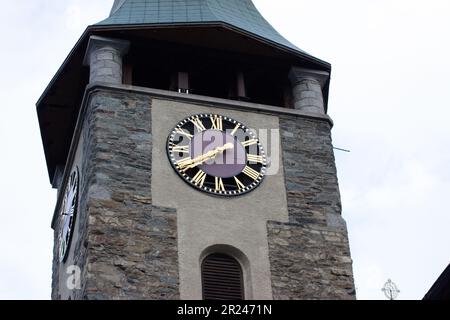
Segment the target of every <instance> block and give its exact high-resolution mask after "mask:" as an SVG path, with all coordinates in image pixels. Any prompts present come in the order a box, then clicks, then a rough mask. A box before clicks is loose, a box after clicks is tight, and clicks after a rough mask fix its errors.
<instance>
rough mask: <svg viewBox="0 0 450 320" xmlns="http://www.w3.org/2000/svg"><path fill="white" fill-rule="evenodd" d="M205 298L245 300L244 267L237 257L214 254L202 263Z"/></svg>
mask: <svg viewBox="0 0 450 320" xmlns="http://www.w3.org/2000/svg"><path fill="white" fill-rule="evenodd" d="M202 282H203V283H202V284H203V299H205V300H244V298H245V297H244V286H243V280H242V269H241V266H240V264H239V262H237V261H236V259H234V258H232V257H230V256H228V255H225V254H212V255H210V256H208V257H207V258H206V259H205V260H204V261H203V264H202Z"/></svg>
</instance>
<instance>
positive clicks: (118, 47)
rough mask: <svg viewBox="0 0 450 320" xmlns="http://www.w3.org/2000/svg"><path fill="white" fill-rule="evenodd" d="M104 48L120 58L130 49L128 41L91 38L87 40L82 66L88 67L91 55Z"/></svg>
mask: <svg viewBox="0 0 450 320" xmlns="http://www.w3.org/2000/svg"><path fill="white" fill-rule="evenodd" d="M105 48H109V49H113V50H115V51H117V52H118V53H119V54H120V56H121V57H123V56H124V55H125V54H127V53H128V49H129V48H130V41H127V40H121V39H114V38H105V37H99V36H91V37H90V38H89V42H88V46H87V49H86V54H85V56H84V61H83V64H84V65H85V66H89V65H90V64H91V56H92V53H93V52H95V51H97V50H99V49H105Z"/></svg>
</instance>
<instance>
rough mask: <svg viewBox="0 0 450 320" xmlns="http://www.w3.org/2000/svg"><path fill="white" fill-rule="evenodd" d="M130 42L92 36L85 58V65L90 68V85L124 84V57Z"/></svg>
mask: <svg viewBox="0 0 450 320" xmlns="http://www.w3.org/2000/svg"><path fill="white" fill-rule="evenodd" d="M129 47H130V42H129V41H125V40H119V39H111V38H103V37H98V36H91V37H90V39H89V43H88V46H87V50H86V54H85V56H84V62H83V63H84V65H85V66H89V68H90V79H89V82H90V83H94V82H103V83H112V84H122V83H123V56H124V55H125V54H126V53H127V52H128V49H129Z"/></svg>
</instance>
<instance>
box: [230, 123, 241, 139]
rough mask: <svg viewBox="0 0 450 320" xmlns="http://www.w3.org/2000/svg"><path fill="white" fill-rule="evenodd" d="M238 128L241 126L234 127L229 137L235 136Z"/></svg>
mask: <svg viewBox="0 0 450 320" xmlns="http://www.w3.org/2000/svg"><path fill="white" fill-rule="evenodd" d="M240 127H241V125H240V124H239V123H238V124H237V125H236V127H235V128H234V129H233V131H231V135H232V136H234V135H235V134H236V132H237V131H238V130H239V128H240Z"/></svg>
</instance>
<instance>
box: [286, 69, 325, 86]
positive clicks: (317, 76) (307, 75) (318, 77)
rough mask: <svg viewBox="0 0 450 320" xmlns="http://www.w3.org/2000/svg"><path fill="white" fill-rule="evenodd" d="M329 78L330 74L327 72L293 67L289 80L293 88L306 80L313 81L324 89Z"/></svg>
mask: <svg viewBox="0 0 450 320" xmlns="http://www.w3.org/2000/svg"><path fill="white" fill-rule="evenodd" d="M329 78H330V73H329V72H326V71H320V70H313V69H306V68H300V67H292V68H291V70H290V71H289V80H290V81H291V83H292V85H293V86H296V85H298V84H300V83H301V82H302V81H304V80H313V81H317V82H318V83H319V84H320V86H321V87H322V89H323V88H324V87H325V84H326V83H327V81H328V79H329Z"/></svg>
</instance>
